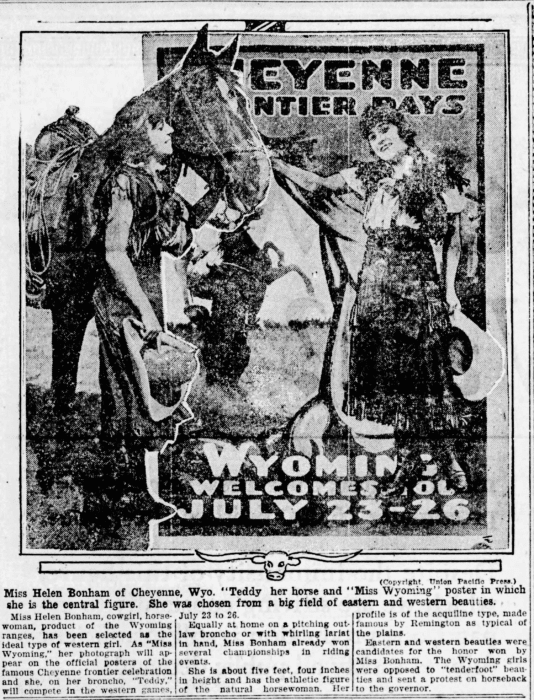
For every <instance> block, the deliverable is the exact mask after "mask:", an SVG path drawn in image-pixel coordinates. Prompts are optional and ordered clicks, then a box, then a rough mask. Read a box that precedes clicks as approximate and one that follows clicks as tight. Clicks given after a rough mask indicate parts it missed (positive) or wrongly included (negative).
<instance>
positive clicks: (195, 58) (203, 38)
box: [183, 24, 209, 66]
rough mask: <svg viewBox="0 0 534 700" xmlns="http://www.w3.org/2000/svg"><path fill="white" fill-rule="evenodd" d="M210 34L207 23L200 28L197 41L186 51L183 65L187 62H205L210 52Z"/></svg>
mask: <svg viewBox="0 0 534 700" xmlns="http://www.w3.org/2000/svg"><path fill="white" fill-rule="evenodd" d="M208 36H209V31H208V25H207V24H205V25H204V26H203V27H202V29H200V30H199V31H198V33H197V38H196V39H195V43H194V44H192V46H191V47H190V49H189V51H188V52H187V53H186V55H185V57H184V62H183V65H184V66H185V65H187V64H193V63H197V62H200V63H202V62H203V59H204V57H205V56H206V54H207V53H208V51H209V49H208Z"/></svg>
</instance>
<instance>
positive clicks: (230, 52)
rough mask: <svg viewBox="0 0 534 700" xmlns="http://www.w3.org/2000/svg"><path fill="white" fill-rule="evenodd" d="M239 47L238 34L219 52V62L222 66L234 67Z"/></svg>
mask: <svg viewBox="0 0 534 700" xmlns="http://www.w3.org/2000/svg"><path fill="white" fill-rule="evenodd" d="M238 49H239V37H238V36H236V37H234V39H232V41H231V42H230V43H229V44H228V46H225V47H224V49H221V51H219V53H218V54H217V63H218V64H219V65H221V66H228V67H229V68H232V66H233V65H234V61H235V57H236V56H237V51H238Z"/></svg>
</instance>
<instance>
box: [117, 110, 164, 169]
mask: <svg viewBox="0 0 534 700" xmlns="http://www.w3.org/2000/svg"><path fill="white" fill-rule="evenodd" d="M166 116H167V115H166V111H165V110H164V108H163V107H162V105H161V104H160V103H159V102H158V101H157V100H154V99H152V98H150V97H143V96H141V97H134V98H133V99H131V100H130V101H129V102H128V103H127V104H126V105H125V106H124V107H123V108H122V109H121V110H120V112H118V113H117V115H116V116H115V119H114V121H113V124H112V125H111V127H110V128H109V129H108V131H107V132H106V133H105V134H104V137H103V138H104V141H105V142H106V147H107V149H108V155H107V159H106V160H107V165H108V168H109V169H110V170H113V169H114V167H115V168H116V167H118V166H119V165H120V164H121V163H125V162H130V163H141V162H143V161H144V160H146V158H147V157H148V156H149V155H151V152H152V146H151V144H150V141H149V140H148V133H147V126H148V125H149V126H151V127H152V128H154V127H156V126H157V125H158V124H160V123H161V122H162V121H165V119H166Z"/></svg>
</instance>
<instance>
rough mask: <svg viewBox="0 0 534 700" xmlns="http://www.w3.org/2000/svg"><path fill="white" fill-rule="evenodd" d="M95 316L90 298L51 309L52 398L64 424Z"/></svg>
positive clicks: (76, 300)
mask: <svg viewBox="0 0 534 700" xmlns="http://www.w3.org/2000/svg"><path fill="white" fill-rule="evenodd" d="M93 315H94V310H93V303H92V299H91V298H90V297H89V298H85V297H84V298H81V299H72V298H71V299H69V301H68V302H67V303H66V304H64V305H61V306H57V307H56V308H53V309H52V398H53V401H54V411H55V414H56V418H57V419H58V420H59V421H60V422H61V423H64V422H65V421H66V419H67V418H68V416H69V414H70V412H71V410H72V405H73V403H74V397H75V395H76V382H77V376H78V363H79V360H80V355H81V351H82V344H83V338H84V335H85V329H86V328H87V324H88V323H89V321H90V320H91V318H92V317H93ZM58 427H60V426H58Z"/></svg>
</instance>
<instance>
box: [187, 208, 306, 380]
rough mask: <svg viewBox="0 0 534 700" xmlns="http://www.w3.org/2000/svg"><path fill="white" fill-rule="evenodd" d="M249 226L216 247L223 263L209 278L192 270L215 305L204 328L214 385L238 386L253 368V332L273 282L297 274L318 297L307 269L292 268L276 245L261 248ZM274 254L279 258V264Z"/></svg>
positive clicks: (195, 288)
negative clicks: (242, 377)
mask: <svg viewBox="0 0 534 700" xmlns="http://www.w3.org/2000/svg"><path fill="white" fill-rule="evenodd" d="M248 226H249V222H245V224H244V225H242V226H240V227H238V228H237V229H236V230H235V231H233V232H231V233H228V234H225V235H223V236H222V237H221V240H220V241H219V243H218V244H217V245H216V246H215V248H213V249H211V250H215V251H216V252H217V253H218V255H219V256H220V262H218V263H216V264H214V265H213V266H208V267H207V270H206V272H205V273H204V274H195V273H194V271H192V272H191V273H190V276H189V287H190V289H191V291H192V293H193V294H194V296H196V297H199V298H201V299H208V300H210V301H211V302H212V307H211V313H210V314H209V315H207V314H206V315H205V318H203V319H202V321H201V324H200V329H201V337H202V340H203V347H204V353H203V355H204V358H203V359H204V365H205V367H206V373H207V377H208V381H218V380H222V381H230V382H233V383H235V382H237V381H238V380H239V378H240V377H241V375H242V374H243V372H244V371H245V369H246V368H247V366H248V363H249V360H250V352H251V351H250V347H249V345H248V342H247V340H248V334H249V331H251V330H252V329H253V328H255V327H256V324H257V322H258V313H259V311H260V308H261V306H262V305H263V302H264V300H265V296H266V294H267V289H268V287H269V286H270V285H271V284H273V283H274V282H276V281H277V280H279V279H281V278H282V277H284V276H285V275H287V274H289V273H291V272H294V273H296V274H297V275H299V277H300V278H301V279H302V281H303V283H304V285H305V287H306V291H307V292H308V294H309V295H310V296H314V289H313V284H312V282H311V280H310V279H309V277H308V276H307V275H306V274H305V273H304V272H303V270H301V268H300V267H298V265H293V264H286V263H285V262H284V253H283V252H282V251H281V250H280V249H279V248H278V247H277V246H276V245H275V244H274V243H272V242H271V241H267V242H266V243H265V245H264V246H263V248H261V247H260V246H258V245H257V244H256V242H255V241H254V239H253V238H252V236H251V234H250V232H249V228H248ZM211 250H210V251H209V253H211ZM269 251H272V252H273V253H274V254H275V255H276V256H277V264H276V265H275V264H274V261H273V259H272V258H271V256H270V255H269ZM209 253H208V255H209ZM205 257H208V256H205ZM203 260H204V258H203V257H200V258H199V259H198V262H200V263H201V264H202V262H203ZM193 270H194V267H193Z"/></svg>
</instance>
